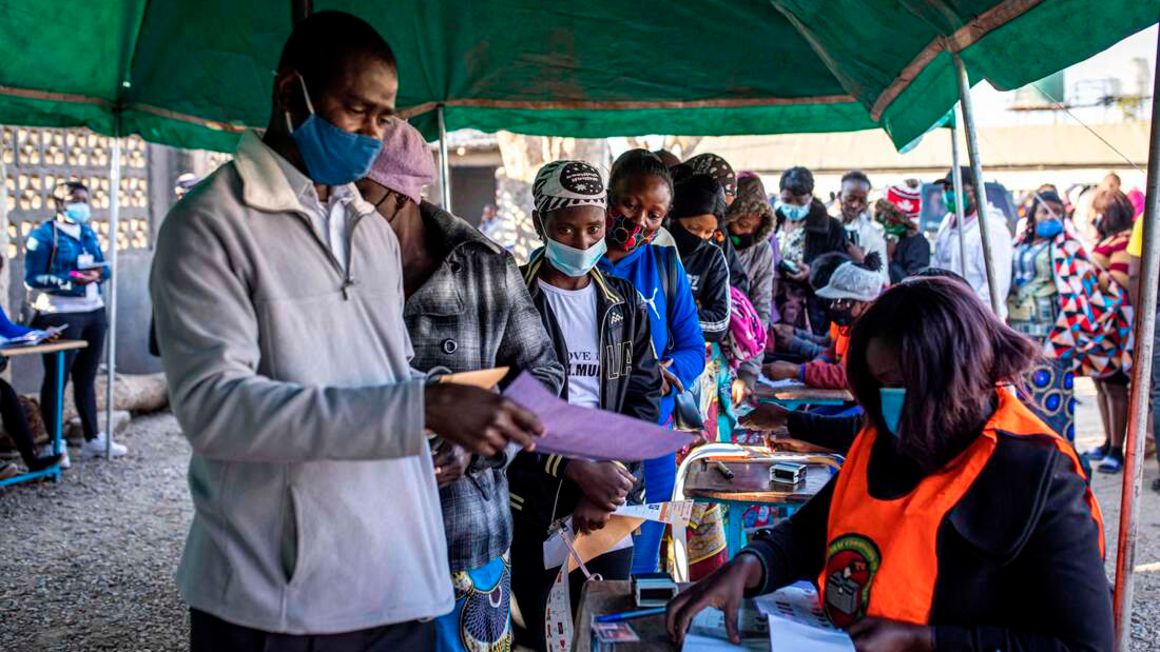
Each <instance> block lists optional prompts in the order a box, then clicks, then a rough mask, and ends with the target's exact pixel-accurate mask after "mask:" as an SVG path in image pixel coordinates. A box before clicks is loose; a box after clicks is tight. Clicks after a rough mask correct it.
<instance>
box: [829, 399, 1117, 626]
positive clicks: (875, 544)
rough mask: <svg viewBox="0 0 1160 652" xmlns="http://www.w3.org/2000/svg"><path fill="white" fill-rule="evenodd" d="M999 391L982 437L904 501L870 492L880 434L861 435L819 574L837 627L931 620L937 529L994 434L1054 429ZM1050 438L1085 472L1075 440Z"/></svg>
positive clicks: (868, 430) (841, 484)
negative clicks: (865, 620) (867, 619)
mask: <svg viewBox="0 0 1160 652" xmlns="http://www.w3.org/2000/svg"><path fill="white" fill-rule="evenodd" d="M998 395H999V408H998V409H997V410H996V411H995V414H994V415H993V416H992V417H991V420H990V421H988V422H987V425H986V426H985V427H984V429H983V434H982V436H980V437H979V438H978V439H976V440H975V442H974V443H972V444H971V445H970V446H969V447H968V448H967V450H965V451H963V452H962V453H960V454H959V456H958V457H956V458H955V459H954V460H952V461H951V462H950V463H949V464H947V465H946V466H945V467H943V469H942V470H940V471H938V472H937V473H934V474H933V475H930V476H928V477H926V478H923V479H922V481H920V482H919V483H918V486H916V487H915V488H914V490H912V491H911V492H910V493H909V494H907V495H905V496H903V497H901V498H897V499H893V500H878V499H877V498H874V497H873V496H871V495H870V491H869V488H868V487H867V482H866V477H867V476H866V472H867V469H868V467H869V463H870V451H871V450H873V448H874V441H875V439H876V438H877V436H878V433H877V432H876V431H875V429H874V428H873V427H871V426H866V427H864V428H863V429H862V432H860V433H858V437H857V438H856V439H855V440H854V444H853V445H852V446H851V447H850V452H849V455H848V456H847V457H846V462H845V464H844V465H843V467H842V471H841V473H839V474H838V480H837V484H836V485H835V487H834V497H833V502H832V503H831V504H830V517H829V522H828V523H829V524H828V527H827V532H826V541H827V544H828V545H827V547H826V565H825V567H824V569H823V570H822V574H821V576H820V577H819V578H818V589H819V598H820V600H821V603H822V608H823V609H824V610H825V611H826V614H827V615H828V616H829V617H830V620H831V621H833V623H834V624H835V625H837V626H838V627H848V626H850V625H851V624H852V623H854V622H856V621H858V620H860V619H861V618H862V617H863V616H874V617H876V618H885V619H889V620H899V621H902V622H907V623H912V624H915V625H926V624H929V620H930V610H931V603H932V601H933V600H934V587H935V581H936V580H937V579H938V531H939V526H940V525H941V524H942V522H943V519H944V518H946V515H947V514H948V513H949V512H950V511H951V510H952V509H954V507H955V505H957V504H959V502H960V501H961V500H962V498H963V496H964V495H966V493H967V491H968V490H969V489H970V488H971V486H972V485H973V484H974V483H975V479H976V478H978V477H979V473H980V472H982V470H983V467H984V466H986V464H987V461H988V460H990V458H991V454H992V453H993V452H994V451H995V446H996V445H997V444H998V434H997V431H999V430H1001V431H1003V432H1005V433H1010V434H1014V435H1042V434H1047V433H1051V432H1052V431H1051V428H1049V427H1048V426H1047V425H1046V424H1044V423H1043V422H1042V421H1041V420H1040V419H1039V418H1038V417H1036V416H1035V415H1034V414H1033V413H1032V412H1031V410H1029V409H1028V408H1027V407H1026V406H1025V405H1023V404H1022V403H1021V402H1019V400H1018V399H1017V398H1016V397H1015V396H1014V395H1012V393H1011V392H1009V391H1007V390H1006V389H1000V390H998ZM1052 441H1053V442H1054V443H1055V446H1056V448H1058V449H1059V451H1060V452H1062V453H1063V454H1065V455H1067V456H1068V458H1070V459H1071V461H1072V464H1073V466H1074V467H1075V472H1076V473H1079V474H1080V475H1081V476H1082V475H1083V470H1082V467H1081V466H1080V462H1079V458H1078V457H1077V456H1076V454H1075V450H1074V449H1073V447H1072V445H1071V444H1070V443H1068V442H1067V441H1066V440H1064V439H1063V438H1062V437H1058V436H1055V437H1053V439H1052ZM1087 499H1088V505H1089V507H1090V508H1091V513H1092V518H1093V519H1094V520H1095V522H1096V526H1097V527H1098V528H1099V533H1100V535H1099V536H1100V555H1101V556H1102V555H1103V554H1104V524H1103V517H1102V516H1101V515H1100V508H1099V505H1098V504H1097V503H1096V500H1095V496H1093V495H1092V492H1091V489H1090V488H1089V489H1088V490H1087Z"/></svg>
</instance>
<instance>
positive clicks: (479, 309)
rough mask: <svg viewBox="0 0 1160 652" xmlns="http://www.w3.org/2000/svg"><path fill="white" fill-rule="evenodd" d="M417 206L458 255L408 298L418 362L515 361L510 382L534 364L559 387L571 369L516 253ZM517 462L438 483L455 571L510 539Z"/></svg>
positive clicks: (491, 464)
mask: <svg viewBox="0 0 1160 652" xmlns="http://www.w3.org/2000/svg"><path fill="white" fill-rule="evenodd" d="M419 210H420V212H421V213H422V215H423V221H424V222H425V224H426V226H427V227H429V228H433V229H434V230H435V231H436V232H437V233H439V234H441V235H442V238H443V240H444V242H445V244H446V247H447V249H448V251H449V252H450V253H448V254H447V256H446V257H445V258H444V259H443V264H442V265H441V266H440V267H439V269H438V270H436V271H435V273H434V274H433V275H432V276H431V278H429V279H427V282H426V283H424V284H423V286H422V287H421V288H419V290H418V291H416V292H415V293H414V294H412V295H411V296H410V297H408V298H407V304H406V308H405V310H404V312H403V319H404V320H405V321H406V323H407V330H408V331H409V332H410V335H411V344H412V346H413V347H414V349H415V357H414V358H413V359H412V360H411V366H413V367H414V368H415V369H418V370H419V371H423V372H431V371H438V370H440V368H443V370H444V371H449V372H452V373H457V372H461V371H474V370H476V369H489V368H492V367H511V369H512V372H511V374H510V375H509V377H508V378H507V379H505V380H511V379H512V378H514V377H515V376H516V375H518V374H519V372H520V371H523V370H526V371H529V372H530V373H531V374H532V375H534V376H535V377H536V378H538V379H539V380H540V382H542V383H544V385H545V386H547V387H548V388H549V389H551V390H552V391H553V392H557V393H559V391H560V387H561V386H562V385H563V383H564V367H563V366H561V365H560V363H559V362H558V361H557V360H556V352H555V349H554V348H553V347H552V342H551V341H550V340H549V339H548V335H547V333H546V332H545V331H544V325H543V322H542V321H541V320H540V313H539V312H538V311H537V310H536V307H535V306H534V305H533V304H532V300H531V298H530V297H529V296H528V291H527V288H526V287H525V286H524V283H523V278H522V277H521V276H520V273H519V270H518V269H517V268H516V264H515V261H513V260H512V257H511V254H509V253H507V252H506V251H504V250H503V249H502V248H500V247H499V246H497V245H496V244H494V243H493V242H492V241H491V240H488V239H487V238H486V237H484V236H483V235H482V234H480V233H479V231H477V230H475V228H474V227H472V226H471V225H470V224H468V223H467V222H465V221H463V220H461V219H459V218H457V217H454V216H453V215H451V214H449V213H447V212H446V211H443V210H442V209H440V208H439V207H437V206H435V205H434V204H430V203H428V202H423V203H422V204H421V205H420V207H419ZM510 461H511V460H510V459H508V458H507V457H506V456H504V455H500V456H498V457H495V458H489V459H479V458H476V459H474V460H472V464H471V468H470V469H469V470H468V474H467V477H464V478H463V479H461V480H459V481H458V482H455V483H452V484H450V485H448V486H446V487H443V488H442V489H440V490H439V498H440V502H441V503H442V504H443V526H444V529H445V530H446V532H447V552H448V554H449V555H450V561H451V571H452V572H456V571H461V570H470V569H474V568H478V567H479V566H482V565H483V564H485V563H487V562H489V561H491V560H493V559H495V558H496V557H499V556H500V555H502V554H503V553H505V552H507V549H508V547H509V546H510V545H511V533H512V520H511V510H510V508H509V506H508V502H509V501H508V484H507V477H506V476H505V475H504V468H505V467H506V466H507V464H508V463H509V462H510Z"/></svg>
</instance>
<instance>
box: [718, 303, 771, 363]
mask: <svg viewBox="0 0 1160 652" xmlns="http://www.w3.org/2000/svg"><path fill="white" fill-rule="evenodd" d="M729 298H730V303H731V304H732V306H731V310H730V313H729V335H728V336H726V338H725V342H724V344H725V357H726V358H728V359H729V366H730V367H732V368H733V369H737V368H738V367H740V366H741V364H742V363H744V362H745V361H746V360H749V359H750V358H753V357H755V356H758V355H761V354H762V353H763V352H764V351H765V338H766V333H765V328H763V327H762V326H761V319H760V318H759V317H758V316H757V311H756V310H755V309H754V308H753V304H752V303H750V301H749V297H747V296H745V293H744V292H742V291H741V290H738V289H737V288H735V287H730V288H729Z"/></svg>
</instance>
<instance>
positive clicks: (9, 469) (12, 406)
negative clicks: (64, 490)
mask: <svg viewBox="0 0 1160 652" xmlns="http://www.w3.org/2000/svg"><path fill="white" fill-rule="evenodd" d="M2 271H4V258H3V257H0V272H2ZM32 330H33V329H31V328H28V327H26V326H21V325H20V324H13V323H12V321H11V320H9V319H8V313H6V312H4V308H3V307H2V306H0V339H5V340H8V339H14V338H17V337H23V336H24V335H27V334H29V333H31V332H32ZM7 366H8V358H5V357H3V356H0V371H3V370H4V368H5V367H7ZM0 417H2V418H3V423H4V431H5V432H7V433H8V437H9V438H11V439H12V443H13V444H14V445H15V446H16V450H18V451H20V458H21V459H22V460H23V461H24V466H26V467H28V470H29V471H41V470H43V469H47V468H48V467H50V466H52V465H53V464H56V463H57V462H59V461H60V457H61V456H60V455H38V451H37V450H36V442H35V441H34V439H33V435H32V429H31V428H29V427H28V416H27V415H26V414H25V413H24V406H23V405H22V404H21V403H20V396H19V395H17V393H16V390H15V389H13V388H12V385H9V384H8V382H7V381H5V380H4V379H3V378H0ZM15 475H18V472H17V470H16V468H15V467H14V466H13V465H11V464H8V463H7V462H0V480H6V479H8V478H10V477H13V476H15Z"/></svg>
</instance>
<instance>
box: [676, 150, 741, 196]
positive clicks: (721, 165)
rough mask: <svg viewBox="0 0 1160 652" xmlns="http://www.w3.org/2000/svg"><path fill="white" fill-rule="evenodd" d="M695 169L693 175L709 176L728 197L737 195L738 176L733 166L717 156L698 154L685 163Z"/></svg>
mask: <svg viewBox="0 0 1160 652" xmlns="http://www.w3.org/2000/svg"><path fill="white" fill-rule="evenodd" d="M685 165H687V166H689V167H690V168H692V169H693V174H707V175H709V176H711V177H713V178H714V179H716V180H717V183H718V184H720V185H721V190H723V191H725V194H726V195H736V194H737V174H736V173H735V172H733V166H732V165H729V162H728V161H726V160H725V159H723V158H721V157H720V156H717V155H716V154H698V155H697V156H694V157H693V158H691V159H689V160H687V161H685Z"/></svg>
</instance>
